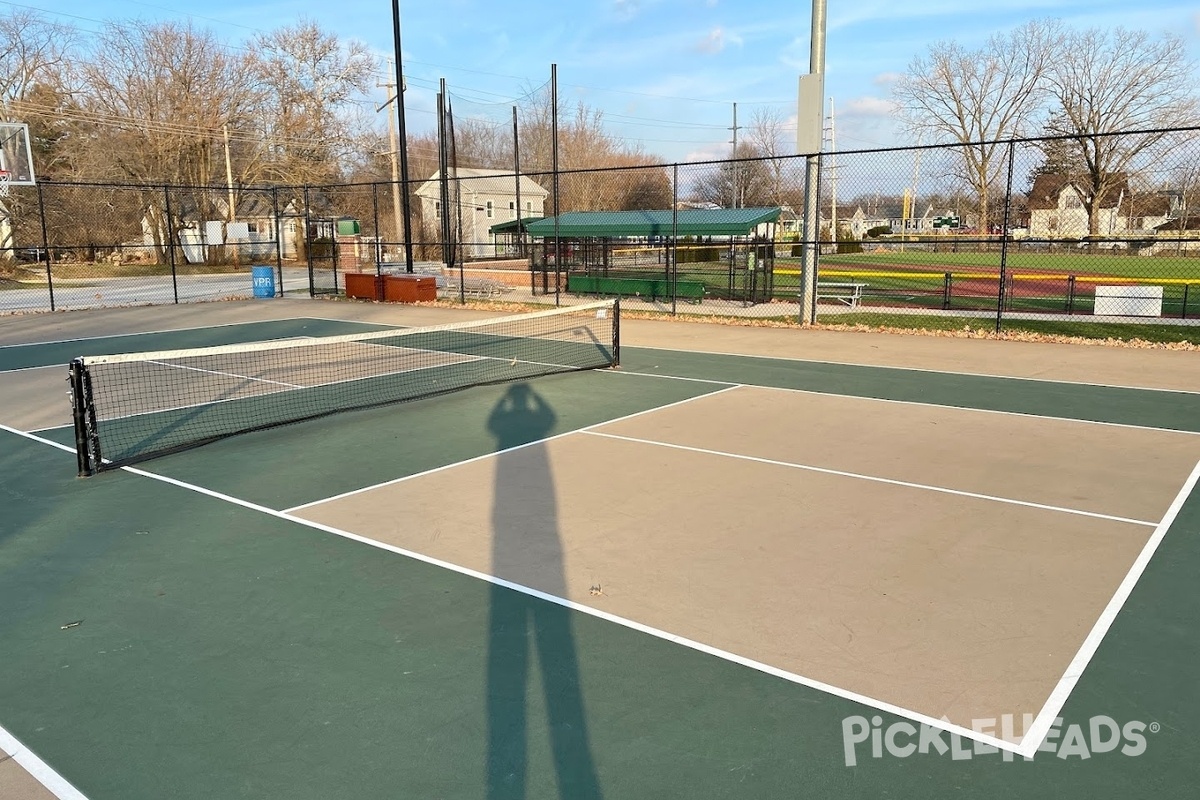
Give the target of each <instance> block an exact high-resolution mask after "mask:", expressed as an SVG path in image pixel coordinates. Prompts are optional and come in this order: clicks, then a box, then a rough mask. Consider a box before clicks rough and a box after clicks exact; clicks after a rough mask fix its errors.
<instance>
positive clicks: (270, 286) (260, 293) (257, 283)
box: [250, 264, 275, 297]
mask: <svg viewBox="0 0 1200 800" xmlns="http://www.w3.org/2000/svg"><path fill="white" fill-rule="evenodd" d="M250 280H251V282H252V283H253V284H254V296H255V297H274V296H275V268H274V267H271V266H263V265H257V264H256V265H255V266H253V267H251V268H250Z"/></svg>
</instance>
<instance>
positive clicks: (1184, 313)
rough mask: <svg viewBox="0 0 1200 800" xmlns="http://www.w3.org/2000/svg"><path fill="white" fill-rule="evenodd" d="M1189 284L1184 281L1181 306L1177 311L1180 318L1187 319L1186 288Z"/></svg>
mask: <svg viewBox="0 0 1200 800" xmlns="http://www.w3.org/2000/svg"><path fill="white" fill-rule="evenodd" d="M1190 286H1191V284H1190V283H1185V284H1184V285H1183V308H1182V309H1181V310H1180V312H1179V318H1180V319H1187V303H1188V288H1189V287H1190Z"/></svg>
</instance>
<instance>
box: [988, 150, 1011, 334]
mask: <svg viewBox="0 0 1200 800" xmlns="http://www.w3.org/2000/svg"><path fill="white" fill-rule="evenodd" d="M1016 152H1017V143H1016V140H1013V139H1010V140H1009V142H1008V181H1007V183H1006V185H1005V187H1004V224H1003V226H1002V228H1001V230H1000V276H999V280H998V281H996V285H997V287H998V288H997V289H996V333H999V332H1000V328H1001V326H1002V325H1003V319H1004V287H1005V278H1006V277H1007V275H1008V231H1009V224H1010V222H1011V214H1012V184H1013V164H1014V162H1015V161H1016ZM979 224H980V226H981V227H983V228H984V229H985V231H986V226H987V224H988V221H987V220H986V219H981V220H980V221H979Z"/></svg>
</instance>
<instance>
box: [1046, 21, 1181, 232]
mask: <svg viewBox="0 0 1200 800" xmlns="http://www.w3.org/2000/svg"><path fill="white" fill-rule="evenodd" d="M1194 74H1195V70H1194V67H1193V64H1192V62H1191V61H1190V59H1189V58H1188V56H1187V49H1186V46H1185V45H1184V42H1183V40H1182V39H1179V38H1178V37H1175V36H1169V35H1168V36H1163V37H1162V38H1160V39H1157V40H1154V39H1151V37H1150V35H1149V34H1147V33H1146V32H1144V31H1130V30H1125V29H1123V28H1117V29H1115V30H1112V31H1105V30H1100V29H1090V30H1086V31H1080V32H1075V33H1072V34H1070V35H1069V36H1067V37H1066V38H1065V40H1064V43H1063V47H1062V49H1061V52H1060V54H1059V56H1058V58H1056V59H1055V60H1054V62H1053V63H1052V64H1051V65H1050V68H1049V69H1048V71H1047V78H1048V85H1049V88H1050V93H1051V96H1052V98H1053V100H1054V102H1055V103H1056V106H1057V107H1056V108H1055V109H1054V113H1053V115H1052V116H1051V118H1050V123H1049V125H1048V126H1047V131H1048V132H1049V133H1051V134H1055V135H1065V136H1069V137H1071V138H1070V139H1069V140H1068V141H1069V142H1070V145H1071V147H1072V149H1073V150H1074V151H1075V155H1076V156H1077V158H1078V160H1079V161H1080V162H1082V167H1081V168H1082V172H1083V175H1082V177H1081V179H1080V180H1079V181H1078V183H1079V189H1080V193H1081V195H1082V199H1083V205H1084V208H1085V209H1086V210H1087V214H1088V233H1089V234H1091V235H1096V234H1097V233H1099V228H1100V214H1099V213H1098V212H1099V210H1100V209H1101V208H1102V207H1105V206H1106V205H1111V204H1112V203H1113V202H1114V201H1115V199H1116V198H1114V197H1113V196H1112V195H1113V194H1114V193H1115V192H1119V191H1120V187H1121V186H1123V185H1124V184H1125V183H1126V181H1127V180H1128V176H1129V173H1130V172H1131V171H1132V170H1133V169H1134V168H1135V167H1136V166H1137V162H1138V159H1139V157H1142V156H1145V155H1149V154H1150V153H1152V152H1153V151H1154V150H1155V148H1157V147H1159V146H1160V145H1165V144H1169V143H1170V142H1171V141H1173V138H1172V134H1171V133H1169V132H1166V131H1164V130H1162V129H1164V128H1176V127H1182V126H1187V125H1193V124H1195V123H1196V121H1197V103H1196V98H1195V95H1194V94H1193V93H1192V90H1191V85H1192V83H1193V80H1194V77H1193V76H1194ZM1131 131H1132V132H1133V133H1130V132H1131ZM1142 131H1144V132H1142Z"/></svg>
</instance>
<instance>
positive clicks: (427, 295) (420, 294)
mask: <svg viewBox="0 0 1200 800" xmlns="http://www.w3.org/2000/svg"><path fill="white" fill-rule="evenodd" d="M383 299H384V300H386V301H387V302H389V303H416V302H418V301H422V300H437V281H436V280H434V279H433V278H432V277H429V276H426V275H385V276H384V278H383Z"/></svg>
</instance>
